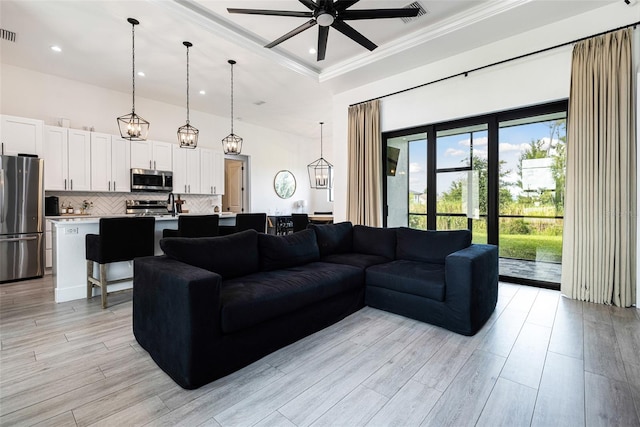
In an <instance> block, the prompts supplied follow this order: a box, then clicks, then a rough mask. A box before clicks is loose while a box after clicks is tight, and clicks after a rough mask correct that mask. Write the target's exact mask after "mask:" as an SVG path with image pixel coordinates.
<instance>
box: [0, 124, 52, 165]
mask: <svg viewBox="0 0 640 427" xmlns="http://www.w3.org/2000/svg"><path fill="white" fill-rule="evenodd" d="M43 128H44V122H43V121H42V120H35V119H27V118H24V117H15V116H7V115H2V116H0V143H1V145H0V154H4V155H7V156H17V155H18V154H35V155H37V156H38V157H42V155H43V154H44V152H43V146H42V138H43V136H42V135H43V134H42V132H43Z"/></svg>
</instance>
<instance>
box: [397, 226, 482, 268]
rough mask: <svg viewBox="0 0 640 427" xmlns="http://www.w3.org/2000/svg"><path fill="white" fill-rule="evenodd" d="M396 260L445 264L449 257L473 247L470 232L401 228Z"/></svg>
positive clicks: (398, 236)
mask: <svg viewBox="0 0 640 427" xmlns="http://www.w3.org/2000/svg"><path fill="white" fill-rule="evenodd" d="M396 237H397V245H396V259H405V260H410V261H422V262H431V263H438V264H444V260H445V258H446V257H447V255H449V254H452V253H453V252H456V251H459V250H461V249H464V248H467V247H469V246H470V245H471V232H470V231H469V230H453V231H434V230H427V231H424V230H414V229H411V228H406V227H400V228H398V229H397V230H396Z"/></svg>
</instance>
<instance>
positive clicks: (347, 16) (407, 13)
mask: <svg viewBox="0 0 640 427" xmlns="http://www.w3.org/2000/svg"><path fill="white" fill-rule="evenodd" d="M418 13H420V10H419V9H416V8H413V7H406V8H400V9H359V10H345V11H344V12H342V13H341V14H340V19H344V20H345V21H349V20H355V19H380V18H413V17H415V16H418Z"/></svg>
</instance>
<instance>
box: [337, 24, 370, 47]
mask: <svg viewBox="0 0 640 427" xmlns="http://www.w3.org/2000/svg"><path fill="white" fill-rule="evenodd" d="M331 26H332V27H333V28H335V29H336V30H338V31H340V32H341V33H342V34H344V35H345V36H347V37H349V38H350V39H351V40H353V41H354V42H356V43H358V44H360V45H362V46H363V47H365V48H367V49H369V50H374V49H375V48H377V47H378V46H377V45H376V44H375V43H374V42H372V41H371V40H369V39H368V38H366V37H365V36H363V35H362V34H360V33H359V32H358V31H356V30H355V29H354V28H353V27H352V26H350V25H349V24H346V23H344V22H342V21H340V20H339V19H336V20H335V21H333V24H331Z"/></svg>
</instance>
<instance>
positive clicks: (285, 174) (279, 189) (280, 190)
mask: <svg viewBox="0 0 640 427" xmlns="http://www.w3.org/2000/svg"><path fill="white" fill-rule="evenodd" d="M273 189H274V190H276V194H277V195H278V196H279V197H280V198H281V199H288V198H289V197H291V196H293V193H295V192H296V177H295V176H293V174H292V173H291V172H290V171H286V170H285V171H280V172H278V173H277V174H276V177H275V178H274V180H273Z"/></svg>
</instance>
